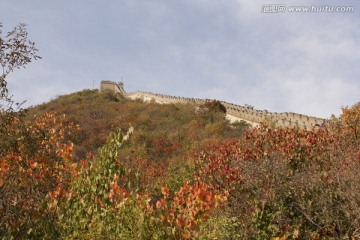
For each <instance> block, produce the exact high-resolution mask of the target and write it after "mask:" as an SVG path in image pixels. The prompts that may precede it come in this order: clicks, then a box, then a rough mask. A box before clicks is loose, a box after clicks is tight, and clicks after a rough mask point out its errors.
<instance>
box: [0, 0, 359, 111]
mask: <svg viewBox="0 0 360 240" xmlns="http://www.w3.org/2000/svg"><path fill="white" fill-rule="evenodd" d="M267 4H285V5H286V7H289V6H310V5H313V6H354V7H355V10H354V12H348V13H330V12H316V13H314V12H313V13H305V12H302V13H294V12H288V11H285V12H283V13H263V12H262V7H263V6H264V5H267ZM0 21H1V22H2V23H3V25H4V28H3V30H4V31H9V30H11V29H12V28H13V27H14V26H15V25H16V24H18V23H19V22H24V23H26V24H27V25H28V32H29V38H30V39H31V40H33V41H35V43H36V45H37V47H38V48H39V55H40V56H42V57H43V59H41V60H39V61H35V62H33V63H30V64H29V65H28V66H27V68H26V69H21V70H16V71H14V72H13V73H12V74H11V75H9V76H8V79H7V80H8V82H9V88H10V91H11V93H12V94H13V95H14V98H15V99H16V100H18V101H21V100H27V105H28V106H29V105H36V104H40V103H43V102H46V101H49V100H50V99H52V98H55V97H56V96H58V95H62V94H67V93H71V92H75V91H79V90H82V89H85V88H92V87H93V82H95V87H98V86H99V84H100V81H101V80H103V79H108V80H113V81H121V79H123V82H124V84H125V89H126V91H128V92H132V91H138V90H139V91H149V92H154V93H163V94H169V95H174V96H184V97H198V98H210V99H219V100H225V101H228V102H232V103H236V104H240V105H244V104H251V105H253V106H255V108H257V109H267V110H269V111H275V112H297V113H302V114H308V115H312V116H318V117H325V118H328V117H330V115H331V114H336V115H338V114H339V113H340V108H341V107H342V106H346V105H353V104H354V103H356V102H358V101H359V100H360V99H359V98H360V94H359V93H360V31H359V29H360V2H359V1H357V0H354V1H351V0H321V1H316V0H306V1H301V0H282V1H278V0H223V1H218V0H116V1H115V0H106V1H104V0H71V1H70V0H62V1H55V0H32V1H25V0H22V1H20V0H2V1H1V4H0Z"/></svg>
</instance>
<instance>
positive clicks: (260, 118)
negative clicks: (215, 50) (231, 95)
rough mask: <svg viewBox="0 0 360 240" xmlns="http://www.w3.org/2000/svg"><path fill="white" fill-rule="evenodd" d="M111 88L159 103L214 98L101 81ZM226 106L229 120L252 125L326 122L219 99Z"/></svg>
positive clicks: (305, 126)
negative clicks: (128, 87)
mask: <svg viewBox="0 0 360 240" xmlns="http://www.w3.org/2000/svg"><path fill="white" fill-rule="evenodd" d="M104 89H112V90H114V91H115V92H118V93H121V94H123V95H124V96H125V97H126V98H129V99H132V100H136V99H140V100H142V101H144V102H156V103H159V104H178V103H187V104H189V103H190V104H203V103H206V102H208V101H213V100H214V99H200V98H186V97H177V96H170V95H165V94H158V93H151V92H140V91H138V92H132V93H125V90H124V87H123V84H122V83H115V82H111V81H102V82H101V90H104ZM220 102H221V104H223V105H224V107H225V108H226V115H227V118H228V119H229V120H230V121H241V120H243V121H246V122H248V123H250V124H252V125H253V126H256V125H258V124H260V123H262V122H271V123H274V124H276V125H277V126H279V127H299V128H301V129H311V128H313V127H315V126H321V125H323V124H324V123H326V121H327V120H326V119H323V118H317V117H310V116H307V115H303V114H298V113H292V112H283V113H277V112H269V111H267V110H258V109H254V108H253V107H251V106H249V105H244V106H242V105H237V104H233V103H228V102H225V101H220Z"/></svg>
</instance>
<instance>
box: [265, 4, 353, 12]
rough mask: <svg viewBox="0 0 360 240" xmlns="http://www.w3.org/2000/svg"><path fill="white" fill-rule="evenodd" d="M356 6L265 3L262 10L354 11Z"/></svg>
mask: <svg viewBox="0 0 360 240" xmlns="http://www.w3.org/2000/svg"><path fill="white" fill-rule="evenodd" d="M354 11H355V7H354V6H328V5H322V6H316V5H309V6H287V5H286V4H263V5H262V6H261V12H263V13H285V12H289V13H304V12H305V13H352V12H354Z"/></svg>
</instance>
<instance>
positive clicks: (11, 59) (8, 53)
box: [0, 22, 41, 102]
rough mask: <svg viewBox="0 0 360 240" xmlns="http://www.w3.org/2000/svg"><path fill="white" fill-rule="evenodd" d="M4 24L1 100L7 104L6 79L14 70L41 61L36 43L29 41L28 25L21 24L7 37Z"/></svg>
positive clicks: (0, 41) (0, 40)
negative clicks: (34, 61)
mask: <svg viewBox="0 0 360 240" xmlns="http://www.w3.org/2000/svg"><path fill="white" fill-rule="evenodd" d="M2 27H3V25H2V23H1V22H0V65H1V71H2V73H1V75H0V99H1V100H5V101H7V102H9V101H10V98H9V97H8V89H7V81H6V77H7V76H8V75H9V73H11V72H13V71H14V69H19V68H25V67H26V65H27V64H28V63H30V62H32V61H33V60H37V59H40V58H41V57H40V56H38V55H37V51H38V49H37V48H36V47H35V43H34V42H32V41H30V40H28V32H27V30H26V25H25V24H24V23H20V24H19V25H17V26H16V27H14V29H13V30H12V31H10V32H8V33H7V34H6V35H5V36H3V31H2Z"/></svg>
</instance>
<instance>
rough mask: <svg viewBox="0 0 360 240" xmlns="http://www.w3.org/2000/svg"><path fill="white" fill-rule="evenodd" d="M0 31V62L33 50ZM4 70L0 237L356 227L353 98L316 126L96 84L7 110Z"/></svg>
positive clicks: (340, 233)
mask: <svg viewBox="0 0 360 240" xmlns="http://www.w3.org/2000/svg"><path fill="white" fill-rule="evenodd" d="M0 26H1V25H0ZM22 30H23V29H22V28H21V26H20V30H16V29H15V30H14V31H13V35H11V34H10V35H9V36H10V37H11V36H15V37H14V39H15V40H16V39H21V38H22V36H23V37H26V35H21V33H23V32H22ZM16 33H19V34H20V35H19V36H17V35H16ZM4 39H6V38H4ZM0 40H1V41H0V45H1V47H0V57H1V58H0V63H1V65H2V66H3V69H5V70H6V69H8V68H7V67H9V69H13V67H14V66H15V67H19V66H23V64H26V63H28V62H31V59H32V58H33V57H34V55H31V54H34V53H35V52H36V49H34V48H32V49H31V48H26V46H27V44H26V41H14V42H11V41H8V42H7V41H4V40H3V38H1V32H0ZM10 40H11V38H10ZM10 46H18V47H20V50H19V49H18V48H16V47H14V48H9V47H10ZM30 46H33V45H31V44H30ZM7 51H8V52H7ZM27 51H29V52H27ZM27 53H29V54H30V55H29V54H27ZM22 54H25V55H26V58H21V56H23V55H22ZM3 71H4V70H3ZM9 72H11V71H9ZM9 72H8V71H4V72H3V75H2V76H1V79H0V80H1V82H0V83H1V85H0V88H1V89H0V90H1V91H0V100H1V105H0V237H1V238H2V239H314V240H315V239H359V238H360V191H359V189H360V151H359V149H360V148H359V146H360V145H359V132H360V103H357V104H355V105H354V106H352V107H345V108H343V113H342V114H341V116H340V117H339V118H335V117H333V119H332V120H331V121H330V122H329V125H328V126H324V127H322V128H314V129H312V130H300V129H296V128H295V129H287V128H276V126H274V124H271V126H267V125H261V126H260V127H257V128H247V125H246V124H245V123H236V124H230V123H229V122H228V121H227V120H226V119H225V112H224V109H223V107H222V106H221V104H219V102H216V101H215V102H208V103H206V104H204V105H202V106H194V105H159V104H155V103H143V102H140V101H129V100H126V99H124V98H123V97H121V96H118V95H115V94H113V93H111V92H103V93H98V92H97V91H93V90H84V91H82V92H78V93H74V94H70V95H68V96H61V97H58V98H57V99H55V100H53V101H51V102H50V103H47V104H42V105H40V106H37V107H34V108H32V109H29V110H27V109H21V108H20V109H17V110H16V111H15V110H14V109H13V104H12V101H11V97H9V95H8V91H7V88H6V76H7V74H8V73H9ZM196 107H197V108H196ZM195 110H196V111H195ZM55 112H56V113H55ZM130 124H131V125H130ZM106 136H108V137H106Z"/></svg>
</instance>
